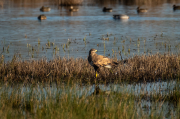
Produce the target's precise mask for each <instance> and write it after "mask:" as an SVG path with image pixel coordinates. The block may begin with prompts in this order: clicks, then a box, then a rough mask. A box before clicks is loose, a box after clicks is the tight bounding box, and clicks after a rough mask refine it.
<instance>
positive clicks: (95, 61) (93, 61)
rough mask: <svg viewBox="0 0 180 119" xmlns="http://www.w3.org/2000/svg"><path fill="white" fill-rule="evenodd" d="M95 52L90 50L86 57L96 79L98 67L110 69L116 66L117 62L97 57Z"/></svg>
mask: <svg viewBox="0 0 180 119" xmlns="http://www.w3.org/2000/svg"><path fill="white" fill-rule="evenodd" d="M96 52H97V50H96V49H91V50H90V51H89V56H88V62H89V64H90V65H91V66H93V67H94V70H95V73H96V77H97V76H98V74H97V72H99V71H100V67H105V68H112V67H115V66H117V65H118V62H115V61H113V60H112V59H110V58H108V57H105V56H102V55H97V54H96Z"/></svg>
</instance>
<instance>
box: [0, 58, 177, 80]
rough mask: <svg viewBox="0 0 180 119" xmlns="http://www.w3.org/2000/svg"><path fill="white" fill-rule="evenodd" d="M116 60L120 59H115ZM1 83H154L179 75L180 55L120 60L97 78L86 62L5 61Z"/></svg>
mask: <svg viewBox="0 0 180 119" xmlns="http://www.w3.org/2000/svg"><path fill="white" fill-rule="evenodd" d="M114 60H117V59H114ZM0 61H1V62H0V78H1V81H3V82H4V81H5V82H6V81H10V82H24V81H28V82H34V81H35V82H36V81H40V82H53V81H62V80H83V81H87V82H89V81H90V82H94V81H95V79H97V81H107V82H109V81H113V80H119V81H133V82H134V81H135V82H136V81H154V80H156V79H162V80H163V79H174V78H179V76H180V56H179V55H174V54H164V55H162V54H155V55H148V56H147V55H141V56H134V57H132V58H129V59H127V63H125V64H124V63H123V62H122V61H120V60H117V61H118V62H119V65H118V66H117V67H115V68H113V69H105V68H101V70H100V72H99V76H98V78H95V71H94V69H93V67H92V66H90V65H89V63H88V61H87V59H82V58H78V59H74V58H70V59H67V58H61V57H59V58H56V59H54V60H51V61H47V60H46V59H42V60H32V61H22V60H19V59H18V58H17V57H16V56H14V58H13V59H12V60H11V61H9V62H6V63H5V62H4V60H3V56H2V57H1V59H0Z"/></svg>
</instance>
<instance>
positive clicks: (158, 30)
mask: <svg viewBox="0 0 180 119" xmlns="http://www.w3.org/2000/svg"><path fill="white" fill-rule="evenodd" d="M42 5H45V6H49V7H51V11H50V12H40V11H39V9H40V7H41V6H42ZM172 5H173V3H165V2H164V3H162V4H161V5H158V6H142V8H147V9H148V12H147V13H145V14H138V13H137V11H136V8H137V5H136V4H134V5H124V4H115V5H111V4H110V5H109V7H112V8H113V12H111V13H104V12H102V8H103V5H102V6H100V5H97V6H96V5H95V6H87V5H83V6H77V7H78V8H79V11H78V12H69V7H59V6H57V5H53V4H51V3H49V2H48V3H43V2H36V3H33V4H32V3H31V2H30V3H28V2H26V3H17V2H16V3H14V2H10V1H9V3H8V4H7V3H5V4H4V6H3V7H1V8H0V14H1V19H0V47H1V48H0V53H1V55H4V57H5V60H6V61H8V60H11V59H12V57H13V55H14V54H18V55H19V57H20V58H22V59H23V60H30V59H41V58H42V57H46V58H47V59H49V60H50V59H53V58H54V57H56V56H62V57H63V56H66V57H75V58H77V57H82V58H87V55H88V51H89V50H90V49H91V48H96V49H98V51H99V52H98V54H101V55H105V56H110V57H112V56H115V53H116V56H117V58H120V55H119V52H121V55H122V58H123V59H124V58H128V57H132V56H133V55H135V54H137V55H139V54H143V53H146V54H148V53H150V54H155V53H157V52H160V53H165V52H172V53H179V48H180V44H179V43H180V42H179V41H180V40H179V39H180V29H179V28H180V23H179V20H180V11H173V9H172ZM40 14H44V15H46V16H47V19H46V20H44V21H39V20H38V19H37V17H38V16H39V15H40ZM113 14H127V15H128V16H129V17H130V19H128V20H115V19H113V17H112V16H113ZM107 37H108V38H109V41H107V40H103V39H105V38H107ZM83 39H84V40H83ZM138 39H139V40H138Z"/></svg>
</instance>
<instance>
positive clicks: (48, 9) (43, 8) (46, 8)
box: [40, 6, 51, 12]
mask: <svg viewBox="0 0 180 119" xmlns="http://www.w3.org/2000/svg"><path fill="white" fill-rule="evenodd" d="M50 10H51V8H50V7H44V6H42V7H41V8H40V11H41V12H49V11H50Z"/></svg>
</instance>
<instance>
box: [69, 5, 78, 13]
mask: <svg viewBox="0 0 180 119" xmlns="http://www.w3.org/2000/svg"><path fill="white" fill-rule="evenodd" d="M69 11H70V12H77V11H79V9H78V8H74V7H73V6H71V7H70V9H69Z"/></svg>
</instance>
